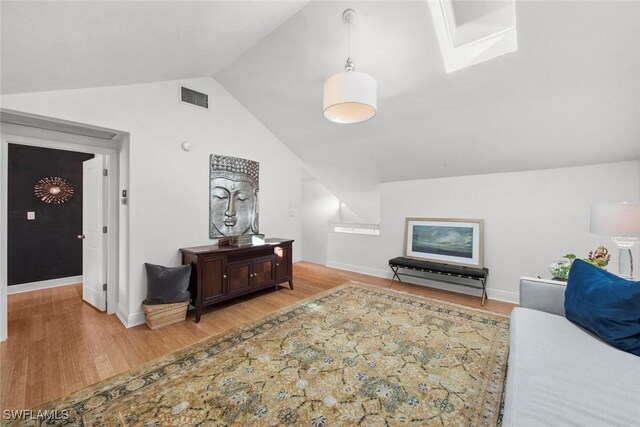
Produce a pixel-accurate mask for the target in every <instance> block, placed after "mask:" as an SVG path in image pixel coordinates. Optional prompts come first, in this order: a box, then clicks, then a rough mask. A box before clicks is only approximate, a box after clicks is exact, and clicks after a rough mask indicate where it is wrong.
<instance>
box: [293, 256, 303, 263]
mask: <svg viewBox="0 0 640 427" xmlns="http://www.w3.org/2000/svg"><path fill="white" fill-rule="evenodd" d="M300 261H303V259H302V257H298V258H294V259H293V260H292V262H300Z"/></svg>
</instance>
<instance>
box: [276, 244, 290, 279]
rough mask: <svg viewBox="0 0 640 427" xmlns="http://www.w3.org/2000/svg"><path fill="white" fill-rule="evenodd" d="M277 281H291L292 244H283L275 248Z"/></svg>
mask: <svg viewBox="0 0 640 427" xmlns="http://www.w3.org/2000/svg"><path fill="white" fill-rule="evenodd" d="M275 255H276V280H278V281H279V280H289V277H290V274H291V272H290V271H289V269H290V268H291V244H283V245H282V246H278V247H277V248H275Z"/></svg>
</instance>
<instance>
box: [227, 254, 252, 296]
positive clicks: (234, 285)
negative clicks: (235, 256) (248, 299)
mask: <svg viewBox="0 0 640 427" xmlns="http://www.w3.org/2000/svg"><path fill="white" fill-rule="evenodd" d="M228 271H229V295H235V294H241V293H244V292H246V291H247V290H248V289H249V288H250V287H251V278H252V273H251V260H245V261H235V262H230V263H229V264H228Z"/></svg>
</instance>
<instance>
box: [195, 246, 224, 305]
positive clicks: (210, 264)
mask: <svg viewBox="0 0 640 427" xmlns="http://www.w3.org/2000/svg"><path fill="white" fill-rule="evenodd" d="M200 263H201V265H200V274H201V276H200V283H201V284H202V302H212V301H216V300H218V299H223V298H224V297H225V296H226V294H227V292H226V273H225V270H226V265H225V264H226V263H225V258H223V257H208V256H203V257H202V259H201V261H200Z"/></svg>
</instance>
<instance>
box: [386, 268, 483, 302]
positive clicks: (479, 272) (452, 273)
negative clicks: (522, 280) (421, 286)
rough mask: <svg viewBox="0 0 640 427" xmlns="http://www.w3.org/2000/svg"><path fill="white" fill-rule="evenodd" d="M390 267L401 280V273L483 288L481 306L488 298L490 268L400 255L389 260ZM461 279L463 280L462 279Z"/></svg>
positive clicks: (394, 275) (394, 276) (396, 277)
mask: <svg viewBox="0 0 640 427" xmlns="http://www.w3.org/2000/svg"><path fill="white" fill-rule="evenodd" d="M389 267H390V268H391V271H393V278H392V279H391V280H392V281H393V280H394V279H398V282H402V280H400V275H403V276H411V277H418V278H420V279H430V280H437V281H441V282H447V283H453V284H456V285H462V286H467V287H470V288H475V289H482V301H481V302H480V305H481V306H484V301H485V300H486V299H487V287H486V283H487V276H488V275H489V269H488V268H473V267H463V266H458V265H451V264H440V263H437V262H429V261H420V260H416V259H411V258H404V257H398V258H393V259H390V260H389ZM400 269H404V270H413V271H417V272H420V273H424V274H423V275H417V274H413V273H412V272H408V273H405V272H401V271H400ZM460 279H461V280H460Z"/></svg>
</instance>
